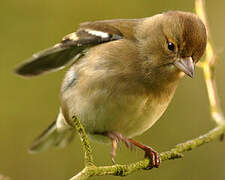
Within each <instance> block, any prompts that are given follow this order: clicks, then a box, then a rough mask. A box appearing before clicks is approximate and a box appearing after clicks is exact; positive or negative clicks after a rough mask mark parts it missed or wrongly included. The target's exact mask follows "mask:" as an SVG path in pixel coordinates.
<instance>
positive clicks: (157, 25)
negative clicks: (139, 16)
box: [138, 11, 207, 82]
mask: <svg viewBox="0 0 225 180" xmlns="http://www.w3.org/2000/svg"><path fill="white" fill-rule="evenodd" d="M139 28H140V29H141V30H140V32H141V33H142V34H141V33H140V34H139V38H140V39H142V40H141V41H140V43H139V45H138V47H139V49H140V52H141V53H140V54H141V55H142V56H144V57H142V58H143V59H145V63H144V66H143V69H144V71H145V72H146V74H148V76H149V77H150V78H151V80H152V79H153V81H160V82H161V81H162V80H166V81H174V80H175V79H179V78H180V77H182V76H183V74H184V73H185V74H186V75H188V76H190V77H193V76H194V66H195V64H196V63H197V62H198V61H199V59H200V58H201V56H202V55H203V53H204V51H205V47H206V42H207V35H206V28H205V26H204V24H203V23H202V21H201V20H200V18H199V17H198V16H197V15H195V14H193V13H187V12H180V11H169V12H166V13H164V14H160V15H156V16H153V17H152V19H148V18H147V19H145V20H144V21H143V22H142V23H141V25H140V26H139ZM144 39H145V40H144Z"/></svg>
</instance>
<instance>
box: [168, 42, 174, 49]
mask: <svg viewBox="0 0 225 180" xmlns="http://www.w3.org/2000/svg"><path fill="white" fill-rule="evenodd" d="M168 49H169V50H170V51H174V50H175V45H174V44H173V43H172V42H168Z"/></svg>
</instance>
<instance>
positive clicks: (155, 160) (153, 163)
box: [145, 146, 161, 170]
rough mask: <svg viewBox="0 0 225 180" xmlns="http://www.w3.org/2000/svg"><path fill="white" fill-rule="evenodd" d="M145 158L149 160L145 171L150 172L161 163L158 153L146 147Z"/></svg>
mask: <svg viewBox="0 0 225 180" xmlns="http://www.w3.org/2000/svg"><path fill="white" fill-rule="evenodd" d="M145 158H148V159H150V162H149V165H148V167H147V168H146V169H147V170H150V169H152V168H154V167H155V168H158V167H159V165H160V163H161V159H160V156H159V153H158V152H156V151H155V150H154V149H152V148H150V147H148V146H146V149H145Z"/></svg>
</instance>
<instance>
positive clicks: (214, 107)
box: [70, 0, 225, 180]
mask: <svg viewBox="0 0 225 180" xmlns="http://www.w3.org/2000/svg"><path fill="white" fill-rule="evenodd" d="M195 8H196V13H197V14H198V16H199V17H200V18H201V19H202V20H203V22H204V24H205V25H206V28H207V34H208V37H209V39H210V38H211V37H210V34H209V28H208V22H207V18H206V13H205V2H204V0H196V1H195ZM215 62H216V56H215V53H214V50H213V47H212V44H211V42H210V41H208V44H207V47H206V56H205V59H204V60H203V61H202V62H201V63H200V68H202V70H203V73H204V77H205V82H206V88H207V92H208V97H209V103H210V111H211V116H212V118H213V119H214V120H215V122H216V123H217V127H215V128H214V129H212V130H211V131H209V132H207V133H205V134H203V135H201V136H199V137H197V138H195V139H192V140H188V141H186V142H184V143H181V144H178V145H176V146H175V147H174V148H172V149H171V150H169V151H166V152H162V153H160V157H161V160H162V161H166V160H170V159H176V158H181V157H183V154H182V153H183V152H186V151H189V150H192V149H194V148H196V147H198V146H200V145H203V144H205V143H208V142H210V141H213V140H214V139H216V138H218V137H219V136H222V135H223V134H224V133H225V118H224V116H223V112H222V109H221V106H220V103H219V98H218V95H217V91H216V82H215V78H214V66H215ZM73 119H74V123H75V124H74V125H75V127H76V129H77V131H78V132H79V135H80V139H81V142H82V147H83V150H84V154H85V158H84V160H85V168H84V169H83V170H82V171H81V172H79V173H78V174H77V175H76V176H74V177H72V178H71V179H70V180H86V179H88V178H89V177H92V176H105V175H114V176H126V175H129V174H131V173H133V172H135V171H138V170H141V169H145V168H146V167H147V166H148V165H149V161H150V160H149V159H144V160H142V161H138V162H135V163H132V164H127V165H120V164H118V165H113V166H95V165H94V162H93V158H92V151H91V147H90V145H89V141H88V139H87V135H86V133H85V131H84V128H83V126H82V125H81V123H80V121H79V119H78V118H77V117H76V116H74V117H73Z"/></svg>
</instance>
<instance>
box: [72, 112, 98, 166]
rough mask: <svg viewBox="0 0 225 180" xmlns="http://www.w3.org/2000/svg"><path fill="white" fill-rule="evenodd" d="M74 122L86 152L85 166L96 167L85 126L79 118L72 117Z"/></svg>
mask: <svg viewBox="0 0 225 180" xmlns="http://www.w3.org/2000/svg"><path fill="white" fill-rule="evenodd" d="M72 122H73V125H74V127H75V128H76V130H77V132H78V134H79V137H80V140H81V145H82V147H83V151H84V165H85V167H87V166H94V160H93V155H92V148H91V146H90V143H89V141H88V137H87V134H86V132H85V130H84V127H83V125H82V124H81V122H80V120H79V119H78V117H77V116H75V115H74V116H73V117H72Z"/></svg>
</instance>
